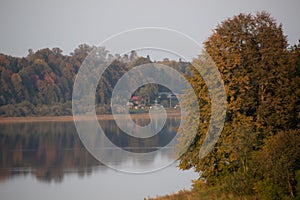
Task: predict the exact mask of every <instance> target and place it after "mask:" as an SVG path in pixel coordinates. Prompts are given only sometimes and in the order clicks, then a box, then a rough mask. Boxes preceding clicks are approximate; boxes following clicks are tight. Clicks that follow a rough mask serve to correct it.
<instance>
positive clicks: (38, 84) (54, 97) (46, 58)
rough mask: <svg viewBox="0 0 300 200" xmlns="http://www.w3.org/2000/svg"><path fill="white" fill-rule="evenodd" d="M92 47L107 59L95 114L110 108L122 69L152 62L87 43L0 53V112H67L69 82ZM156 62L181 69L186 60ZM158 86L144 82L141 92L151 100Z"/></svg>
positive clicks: (158, 88) (6, 113)
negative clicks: (22, 53)
mask: <svg viewBox="0 0 300 200" xmlns="http://www.w3.org/2000/svg"><path fill="white" fill-rule="evenodd" d="M92 50H95V51H97V52H99V54H101V56H102V57H103V60H102V61H103V62H105V63H111V64H110V65H109V67H108V68H107V69H106V71H105V73H104V74H103V76H102V78H101V80H100V81H99V84H98V87H97V91H96V105H97V108H96V112H97V113H99V114H103V113H108V112H110V106H109V104H110V97H111V93H112V90H113V88H114V85H115V84H116V82H117V81H118V80H119V78H120V77H121V76H122V75H123V74H124V73H125V72H126V71H128V70H129V69H131V68H132V67H134V66H137V65H141V64H145V63H151V62H152V61H151V60H150V57H149V56H148V57H147V58H145V57H139V56H138V55H137V53H136V52H135V51H131V52H130V54H129V55H127V54H125V55H123V56H122V57H121V56H120V55H119V54H115V55H112V54H110V53H109V52H108V51H107V50H105V48H103V47H94V46H89V45H87V44H82V45H79V46H78V48H76V49H75V50H74V52H72V53H71V54H70V55H64V54H63V53H62V50H61V49H59V48H53V49H49V48H45V49H41V50H38V51H36V52H33V50H31V49H30V50H29V51H28V55H27V56H26V57H23V58H17V57H12V56H8V55H4V54H0V115H2V116H29V115H36V116H41V115H71V114H72V106H71V101H72V90H73V83H74V80H75V77H76V74H77V72H78V70H79V68H80V66H81V64H82V63H83V61H84V59H85V58H86V57H87V55H88V54H89V53H90V52H91V51H92ZM160 63H163V64H167V65H170V66H172V67H174V68H176V69H177V70H179V71H184V72H185V71H186V68H187V66H188V63H186V62H177V61H169V60H168V59H165V60H163V61H161V62H160ZM160 88H162V87H159V86H155V85H152V86H145V88H144V89H143V90H142V91H143V92H142V93H143V94H145V95H148V96H147V98H149V99H151V100H153V99H154V97H155V95H157V93H158V91H159V90H160ZM151 91H152V92H151ZM137 94H138V91H137ZM149 95H150V96H149Z"/></svg>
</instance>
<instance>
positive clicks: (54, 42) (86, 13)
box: [0, 0, 300, 56]
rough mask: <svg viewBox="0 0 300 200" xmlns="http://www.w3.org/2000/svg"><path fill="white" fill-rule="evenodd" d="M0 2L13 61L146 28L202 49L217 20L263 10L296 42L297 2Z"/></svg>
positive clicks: (299, 32) (2, 47) (6, 48)
mask: <svg viewBox="0 0 300 200" xmlns="http://www.w3.org/2000/svg"><path fill="white" fill-rule="evenodd" d="M0 1H1V3H0V27H1V29H0V30H1V37H0V52H1V53H5V54H10V55H14V56H26V55H27V52H28V49H29V48H32V49H33V50H34V51H35V50H38V49H41V48H44V47H50V48H52V47H59V48H61V49H62V50H63V51H64V53H65V54H68V53H70V52H71V51H73V50H74V48H76V47H77V46H78V45H79V44H82V43H87V44H90V45H97V44H99V43H100V42H102V41H103V40H105V39H106V38H107V37H109V36H111V35H113V34H116V33H118V32H120V31H124V30H128V29H132V28H137V27H149V26H155V27H165V28H170V29H175V30H177V31H180V32H183V33H185V34H187V35H189V36H191V37H192V38H193V39H195V40H196V41H197V42H198V43H200V44H201V43H202V42H203V41H204V40H205V39H206V38H207V37H208V36H209V35H210V34H211V33H212V30H213V29H214V28H215V27H216V25H217V24H218V23H220V22H221V21H223V20H225V19H227V18H229V17H232V16H233V15H236V14H238V13H240V12H243V13H245V12H247V13H248V12H252V13H256V12H257V11H262V10H266V11H267V12H270V13H271V15H272V17H274V18H275V19H276V20H277V22H278V23H282V24H283V29H284V34H285V35H288V40H289V43H290V44H295V43H296V42H297V41H298V39H299V38H300V26H299V19H300V12H299V7H300V1H298V0H287V1H283V0H282V1H279V0H276V1H274V0H264V1H262V0H243V1H238V0H226V1H220V0H207V1H201V0H200V1H199V0H198V1H197V0H189V1H188V0H187V1H183V0H181V1H178V0H151V1H150V0H148V1H143V0H129V1H128V0H127V1H125V0H119V1H114V0H86V1H61V0H51V1H50V0H24V1H18V0H0ZM120 45H122V44H120ZM113 53H115V52H113Z"/></svg>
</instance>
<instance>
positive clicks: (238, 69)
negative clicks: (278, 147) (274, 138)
mask: <svg viewBox="0 0 300 200" xmlns="http://www.w3.org/2000/svg"><path fill="white" fill-rule="evenodd" d="M204 47H205V51H206V52H207V53H208V54H209V55H210V56H211V58H212V59H213V61H214V62H215V64H216V66H217V67H218V69H219V71H220V73H221V76H222V79H223V81H224V85H225V90H226V94H227V102H228V105H227V117H226V122H225V126H224V129H223V132H222V135H221V137H220V139H219V140H218V143H217V144H216V145H215V148H214V149H213V150H212V151H211V152H210V154H209V155H208V156H206V157H205V158H203V159H201V160H199V158H198V155H199V154H198V151H199V148H200V146H201V144H202V142H203V138H204V137H205V131H206V130H207V126H208V125H207V123H200V126H199V132H198V134H197V136H196V137H195V139H194V142H193V143H192V144H191V146H190V149H189V150H188V151H187V152H186V153H185V154H184V155H183V156H182V158H181V159H180V167H181V168H183V169H186V168H190V167H195V170H196V171H198V172H201V176H202V177H204V178H206V180H207V183H208V184H212V185H214V184H218V183H220V181H222V180H224V179H223V178H224V177H225V176H229V175H231V174H233V173H235V172H238V171H239V172H240V173H241V174H243V176H245V177H246V176H247V174H248V173H250V171H249V170H248V169H249V163H250V161H251V159H252V152H253V151H255V150H259V149H260V146H261V145H262V144H263V139H264V138H266V137H267V136H269V135H274V134H276V133H277V132H279V131H282V130H288V129H293V128H295V127H296V124H295V117H297V102H298V100H299V98H298V97H296V96H295V93H294V92H293V90H294V88H293V87H294V86H297V84H296V82H295V81H292V82H293V83H292V85H291V79H293V78H294V77H295V76H293V75H292V73H293V69H291V63H290V61H289V51H288V48H287V41H286V37H285V36H284V35H283V31H282V26H281V25H277V24H276V22H275V20H274V19H273V18H271V17H270V15H269V14H268V13H266V12H261V13H257V14H256V15H252V14H239V15H237V16H234V17H233V18H231V19H227V20H225V21H224V22H222V23H221V24H220V25H218V26H217V28H216V29H215V31H214V32H213V34H212V35H211V36H210V37H209V38H208V40H207V41H206V42H205V43H204ZM199 59H201V58H200V57H199ZM199 59H196V60H194V64H196V65H197V63H199V62H200V60H199ZM193 75H194V77H192V78H191V79H190V82H191V83H192V85H193V86H194V88H195V92H196V93H197V96H198V98H199V102H200V105H199V106H200V112H201V120H200V122H201V121H202V122H207V117H210V100H209V99H208V98H207V88H206V86H205V83H204V82H203V80H202V78H201V76H200V74H197V73H195V72H194V73H193ZM202 116H204V117H202ZM187 132H188V130H187ZM182 140H184V139H182ZM183 142H184V141H183Z"/></svg>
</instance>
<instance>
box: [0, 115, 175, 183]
mask: <svg viewBox="0 0 300 200" xmlns="http://www.w3.org/2000/svg"><path fill="white" fill-rule="evenodd" d="M137 123H140V124H143V123H147V122H146V121H145V120H142V119H139V120H138V121H137ZM179 123H180V120H179V119H176V118H172V119H168V120H167V123H166V126H165V127H164V129H163V134H159V136H157V137H153V138H152V139H151V140H149V141H148V142H146V143H145V142H143V141H142V140H139V139H136V138H132V137H127V136H125V135H124V134H122V132H121V131H120V130H119V129H118V128H117V127H116V125H115V123H114V122H113V121H109V120H106V121H101V127H102V128H103V129H104V131H105V132H106V135H107V136H108V137H109V138H110V140H111V141H113V143H115V144H117V145H119V146H120V147H122V148H125V149H126V148H127V149H128V150H129V151H136V152H138V151H140V152H145V151H146V152H147V151H149V149H150V150H153V149H155V148H159V147H162V146H164V145H165V144H166V143H168V141H170V139H172V138H173V137H174V135H175V134H176V131H175V128H176V127H177V126H178V124H179ZM101 137H103V136H100V137H99V138H97V141H98V142H99V143H98V144H99V145H100V146H101ZM145 147H147V148H145ZM107 156H110V157H112V158H118V155H113V154H112V155H107ZM164 156H172V155H169V154H166V155H164ZM126 159H127V158H121V159H119V161H120V162H126V161H127V160H126ZM149 162H154V157H153V160H150V161H149V160H145V161H144V163H142V164H144V165H147V164H149ZM106 169H107V168H106V167H105V166H103V165H102V164H101V163H100V162H99V161H97V160H96V159H95V158H93V157H92V156H91V155H90V154H89V153H88V151H87V150H86V149H85V148H84V147H83V145H82V143H81V141H80V139H79V137H78V135H77V133H76V130H75V126H74V124H73V122H36V123H7V124H0V181H4V180H7V179H9V178H11V177H14V176H24V175H27V174H31V175H33V176H35V177H36V179H38V180H40V181H44V182H51V181H56V182H61V181H62V180H63V177H64V175H66V174H67V173H73V174H78V176H85V175H88V174H91V173H92V172H93V171H95V170H106Z"/></svg>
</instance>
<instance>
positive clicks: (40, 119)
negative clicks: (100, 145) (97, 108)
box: [0, 111, 181, 124]
mask: <svg viewBox="0 0 300 200" xmlns="http://www.w3.org/2000/svg"><path fill="white" fill-rule="evenodd" d="M167 115H168V117H180V115H181V113H180V112H178V111H172V112H170V111H169V112H167ZM130 116H131V118H133V119H139V118H149V114H148V113H137V114H131V115H130ZM97 119H98V120H113V119H114V118H113V115H112V114H102V115H97ZM71 121H74V118H73V116H72V115H70V116H26V117H0V124H4V123H26V122H71Z"/></svg>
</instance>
